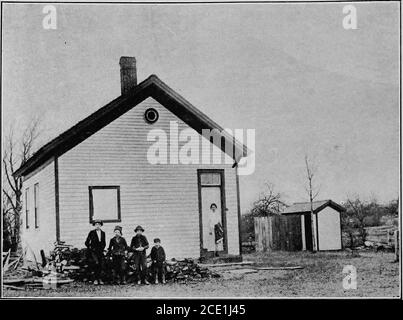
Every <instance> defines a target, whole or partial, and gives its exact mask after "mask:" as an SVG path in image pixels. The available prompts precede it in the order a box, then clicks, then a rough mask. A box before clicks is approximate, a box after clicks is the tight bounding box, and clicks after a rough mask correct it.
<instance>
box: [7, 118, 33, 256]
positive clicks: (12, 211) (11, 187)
mask: <svg viewBox="0 0 403 320" xmlns="http://www.w3.org/2000/svg"><path fill="white" fill-rule="evenodd" d="M39 126H40V121H39V119H38V118H35V119H32V120H31V121H30V123H29V125H28V126H27V128H26V129H25V130H24V131H23V132H22V134H21V137H20V138H19V139H16V138H15V135H14V128H11V129H10V131H9V133H8V135H7V136H6V137H5V138H4V140H3V142H4V149H3V172H4V174H3V212H2V213H3V223H6V224H7V225H3V230H8V232H9V233H10V234H9V235H7V236H8V237H9V238H10V241H11V246H12V249H13V250H16V249H17V247H18V245H19V242H20V225H21V211H22V179H21V177H15V176H13V173H14V171H15V170H16V169H18V168H19V167H20V166H21V165H22V164H24V163H25V162H26V161H27V160H28V159H29V157H30V156H31V155H32V153H33V151H34V144H35V140H36V139H37V138H38V136H39V133H40V132H39Z"/></svg>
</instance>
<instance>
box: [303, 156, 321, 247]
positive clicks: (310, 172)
mask: <svg viewBox="0 0 403 320" xmlns="http://www.w3.org/2000/svg"><path fill="white" fill-rule="evenodd" d="M305 169H306V178H307V184H306V187H305V190H306V192H307V193H308V196H309V203H310V209H311V229H312V251H313V252H315V251H317V240H316V232H315V229H316V227H315V216H314V210H313V201H314V200H315V198H316V197H317V196H318V195H319V191H320V186H317V185H316V179H315V177H316V173H317V171H318V168H317V166H316V164H315V163H314V161H313V160H312V159H310V158H309V157H308V155H305Z"/></svg>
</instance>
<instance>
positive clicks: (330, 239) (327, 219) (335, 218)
mask: <svg viewBox="0 0 403 320" xmlns="http://www.w3.org/2000/svg"><path fill="white" fill-rule="evenodd" d="M318 229H319V250H340V249H341V229H340V213H339V212H338V211H336V210H334V209H333V208H331V207H326V208H325V209H323V210H322V211H320V212H319V213H318Z"/></svg>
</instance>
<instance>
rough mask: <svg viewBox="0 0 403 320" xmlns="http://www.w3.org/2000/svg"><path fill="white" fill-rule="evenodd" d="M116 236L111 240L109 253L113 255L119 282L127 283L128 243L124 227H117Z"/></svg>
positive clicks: (114, 268) (114, 267)
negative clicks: (123, 233)
mask: <svg viewBox="0 0 403 320" xmlns="http://www.w3.org/2000/svg"><path fill="white" fill-rule="evenodd" d="M114 232H115V236H114V237H113V238H112V239H111V240H110V242H109V248H108V254H110V255H112V264H113V271H114V273H115V276H117V277H118V281H117V283H118V284H120V283H122V284H126V261H125V258H126V255H127V249H128V247H127V243H126V240H125V238H123V237H122V227H120V226H116V227H115V230H114Z"/></svg>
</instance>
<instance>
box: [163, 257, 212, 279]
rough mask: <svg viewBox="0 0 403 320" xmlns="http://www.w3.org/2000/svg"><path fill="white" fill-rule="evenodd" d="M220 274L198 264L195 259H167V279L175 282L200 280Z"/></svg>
mask: <svg viewBox="0 0 403 320" xmlns="http://www.w3.org/2000/svg"><path fill="white" fill-rule="evenodd" d="M218 277H220V275H219V274H218V273H216V272H212V271H210V270H209V269H208V268H206V267H202V266H200V265H199V264H197V263H196V262H195V261H194V260H193V259H184V260H170V261H166V279H167V281H173V282H186V281H199V280H203V279H208V278H218Z"/></svg>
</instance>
